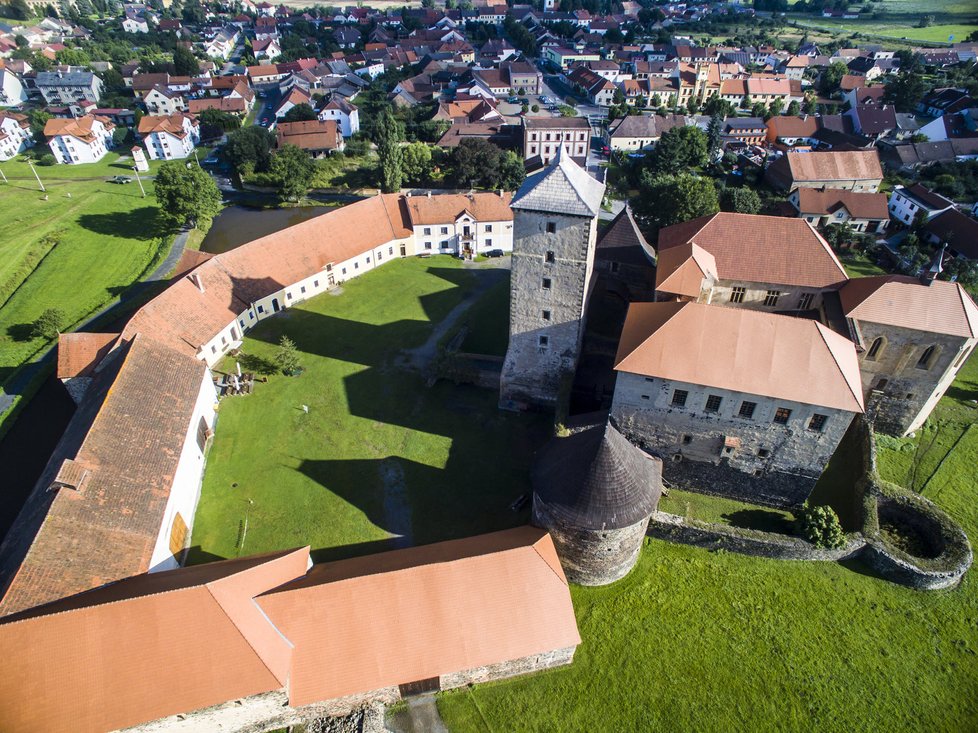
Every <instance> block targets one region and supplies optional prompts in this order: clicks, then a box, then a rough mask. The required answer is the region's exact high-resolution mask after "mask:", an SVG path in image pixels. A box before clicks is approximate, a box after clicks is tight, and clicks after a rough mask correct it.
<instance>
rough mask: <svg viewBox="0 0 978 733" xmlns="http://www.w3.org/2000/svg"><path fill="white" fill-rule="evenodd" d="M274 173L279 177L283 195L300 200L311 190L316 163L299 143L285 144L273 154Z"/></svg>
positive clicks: (290, 199)
mask: <svg viewBox="0 0 978 733" xmlns="http://www.w3.org/2000/svg"><path fill="white" fill-rule="evenodd" d="M271 171H272V175H274V176H275V177H276V178H278V179H279V181H280V182H281V183H280V184H279V187H280V190H281V192H282V196H283V197H284V198H285V199H287V200H288V201H299V200H300V199H301V198H302V197H303V196H305V195H306V193H308V192H309V185H310V184H311V183H312V178H313V176H314V175H316V164H315V163H313V161H312V158H310V157H309V154H308V153H307V152H306V151H305V150H303V149H302V148H300V147H298V146H297V145H291V144H289V145H283V146H282V147H281V148H279V150H278V151H277V152H276V153H275V155H273V156H272V165H271Z"/></svg>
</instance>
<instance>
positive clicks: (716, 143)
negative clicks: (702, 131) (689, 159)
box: [706, 110, 723, 163]
mask: <svg viewBox="0 0 978 733" xmlns="http://www.w3.org/2000/svg"><path fill="white" fill-rule="evenodd" d="M706 146H707V158H708V159H709V161H710V162H711V163H714V162H716V160H717V158H719V157H720V148H721V147H723V113H722V112H721V111H719V110H717V111H716V112H714V113H713V116H712V117H710V124H709V126H708V127H707V128H706Z"/></svg>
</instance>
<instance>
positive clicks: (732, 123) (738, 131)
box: [723, 117, 768, 145]
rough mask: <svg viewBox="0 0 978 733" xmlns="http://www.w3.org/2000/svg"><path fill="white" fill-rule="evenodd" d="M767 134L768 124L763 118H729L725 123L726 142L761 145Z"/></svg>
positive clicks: (724, 134)
mask: <svg viewBox="0 0 978 733" xmlns="http://www.w3.org/2000/svg"><path fill="white" fill-rule="evenodd" d="M767 133H768V127H767V123H766V122H764V120H763V118H761V117H728V118H727V119H726V121H724V123H723V139H724V140H725V141H726V142H731V141H736V142H741V143H744V144H745V145H760V144H761V143H763V142H764V140H765V138H766V137H767Z"/></svg>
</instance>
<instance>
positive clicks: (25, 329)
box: [7, 323, 34, 343]
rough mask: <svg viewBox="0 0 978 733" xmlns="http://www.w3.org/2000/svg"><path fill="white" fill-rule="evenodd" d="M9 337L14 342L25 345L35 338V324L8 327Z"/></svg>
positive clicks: (18, 324) (15, 324)
mask: <svg viewBox="0 0 978 733" xmlns="http://www.w3.org/2000/svg"><path fill="white" fill-rule="evenodd" d="M7 335H8V336H9V337H10V338H11V339H13V340H14V341H17V342H20V343H23V342H26V341H30V340H32V339H33V338H34V324H33V323H14V324H13V325H10V326H7Z"/></svg>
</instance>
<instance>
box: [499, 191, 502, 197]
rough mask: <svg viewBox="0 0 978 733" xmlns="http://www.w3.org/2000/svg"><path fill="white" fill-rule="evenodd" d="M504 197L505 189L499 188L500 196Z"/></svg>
mask: <svg viewBox="0 0 978 733" xmlns="http://www.w3.org/2000/svg"><path fill="white" fill-rule="evenodd" d="M502 197H503V189H499V198H502Z"/></svg>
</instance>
